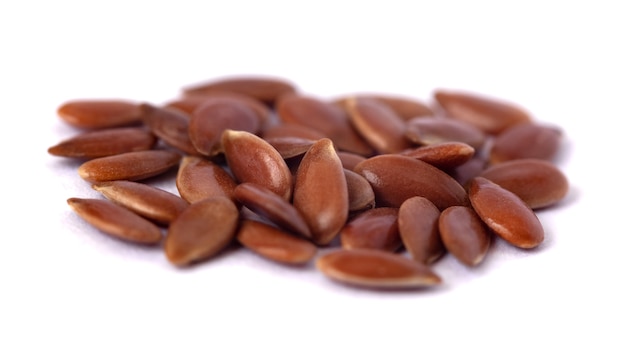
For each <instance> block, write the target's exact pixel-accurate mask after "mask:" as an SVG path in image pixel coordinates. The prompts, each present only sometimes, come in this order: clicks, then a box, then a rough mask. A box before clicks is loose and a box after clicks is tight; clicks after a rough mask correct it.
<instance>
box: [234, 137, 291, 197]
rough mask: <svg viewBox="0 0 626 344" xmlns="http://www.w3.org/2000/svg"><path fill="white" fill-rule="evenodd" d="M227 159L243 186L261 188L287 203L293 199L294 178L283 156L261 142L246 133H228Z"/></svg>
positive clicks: (264, 142) (261, 140)
mask: <svg viewBox="0 0 626 344" xmlns="http://www.w3.org/2000/svg"><path fill="white" fill-rule="evenodd" d="M222 146H223V147H224V156H225V157H226V162H227V163H228V166H229V167H230V170H231V172H232V173H233V175H234V176H235V179H237V181H239V182H240V183H245V182H250V183H255V184H258V185H261V186H263V187H265V188H267V189H269V190H271V191H272V192H274V193H275V194H277V195H279V196H280V197H282V198H284V199H285V200H290V199H291V194H292V187H293V178H292V176H291V171H290V170H289V167H288V166H287V163H286V162H285V160H284V159H283V158H282V156H280V153H278V151H277V150H276V149H275V148H274V147H272V145H270V144H269V143H267V142H266V141H265V140H263V139H262V138H260V137H258V136H256V135H254V134H252V133H249V132H245V131H236V130H226V131H224V134H223V135H222Z"/></svg>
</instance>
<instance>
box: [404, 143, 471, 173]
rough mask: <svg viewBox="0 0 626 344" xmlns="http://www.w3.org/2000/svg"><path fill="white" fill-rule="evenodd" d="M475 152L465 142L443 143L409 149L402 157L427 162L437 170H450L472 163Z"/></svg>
mask: <svg viewBox="0 0 626 344" xmlns="http://www.w3.org/2000/svg"><path fill="white" fill-rule="evenodd" d="M474 153H475V150H474V148H473V147H472V146H470V145H468V144H466V143H463V142H442V143H436V144H432V145H428V146H422V147H418V148H414V149H409V150H406V151H404V152H402V155H406V156H409V157H411V158H414V159H419V160H421V161H423V162H427V163H429V164H431V165H433V166H435V167H437V168H440V169H443V170H449V169H452V168H455V167H458V166H461V165H463V164H464V163H466V162H468V161H470V159H472V158H473V157H474Z"/></svg>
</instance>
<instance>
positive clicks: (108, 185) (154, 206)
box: [92, 180, 188, 225]
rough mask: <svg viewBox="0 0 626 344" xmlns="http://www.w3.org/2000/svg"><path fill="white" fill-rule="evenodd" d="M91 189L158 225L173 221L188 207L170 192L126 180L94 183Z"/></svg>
mask: <svg viewBox="0 0 626 344" xmlns="http://www.w3.org/2000/svg"><path fill="white" fill-rule="evenodd" d="M92 187H93V188H94V190H97V191H99V192H100V193H102V195H104V197H106V198H108V199H109V200H111V201H113V202H115V203H117V204H119V205H121V206H123V207H125V208H128V209H129V210H132V211H133V212H135V213H137V214H139V215H141V216H143V217H145V218H148V219H150V220H153V221H155V222H157V223H159V224H165V225H167V224H169V223H170V222H172V221H174V219H176V218H177V217H178V215H180V213H181V212H182V211H183V210H185V209H186V208H187V205H188V203H187V202H186V201H185V200H183V199H182V198H180V197H179V196H177V195H175V194H173V193H171V192H167V191H165V190H162V189H159V188H156V187H154V186H151V185H147V184H142V183H137V182H131V181H127V180H116V181H110V182H102V183H96V184H94V185H92Z"/></svg>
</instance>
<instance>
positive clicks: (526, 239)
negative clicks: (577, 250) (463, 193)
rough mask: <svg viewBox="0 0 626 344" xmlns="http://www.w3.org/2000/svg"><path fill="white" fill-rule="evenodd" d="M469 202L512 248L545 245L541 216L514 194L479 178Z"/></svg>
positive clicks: (472, 184)
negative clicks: (539, 217)
mask: <svg viewBox="0 0 626 344" xmlns="http://www.w3.org/2000/svg"><path fill="white" fill-rule="evenodd" d="M469 199H470V201H471V202H472V207H473V208H474V210H475V211H476V213H477V214H478V216H480V218H481V219H482V220H483V222H485V223H486V224H487V226H489V228H491V229H492V230H493V231H494V232H495V233H496V234H497V235H498V236H500V237H501V238H502V239H504V240H505V241H507V242H508V243H510V244H511V245H513V246H517V247H520V248H534V247H536V246H538V245H539V244H541V242H542V241H543V238H544V231H543V226H542V225H541V222H539V219H538V218H537V215H536V214H535V213H534V212H533V210H532V209H531V208H530V207H529V206H528V205H527V204H526V203H525V202H524V201H522V199H521V198H519V197H518V196H517V195H515V194H514V193H512V192H510V191H508V190H506V189H504V188H502V187H500V186H499V185H497V184H496V183H494V182H492V181H490V180H488V179H486V178H483V177H476V178H474V179H473V180H472V181H471V182H470V185H469Z"/></svg>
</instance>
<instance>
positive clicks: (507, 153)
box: [489, 123, 562, 164]
mask: <svg viewBox="0 0 626 344" xmlns="http://www.w3.org/2000/svg"><path fill="white" fill-rule="evenodd" d="M561 136H562V133H561V130H559V129H558V128H555V127H551V126H547V125H543V124H537V123H523V124H519V125H516V126H514V127H511V128H509V129H507V130H505V131H503V132H501V133H500V134H499V135H497V136H496V137H495V138H494V140H493V144H492V146H491V150H490V152H489V161H490V162H491V163H492V164H497V163H500V162H504V161H509V160H515V159H543V160H552V159H553V158H554V157H555V156H556V153H557V152H558V150H559V146H560V143H561Z"/></svg>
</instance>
